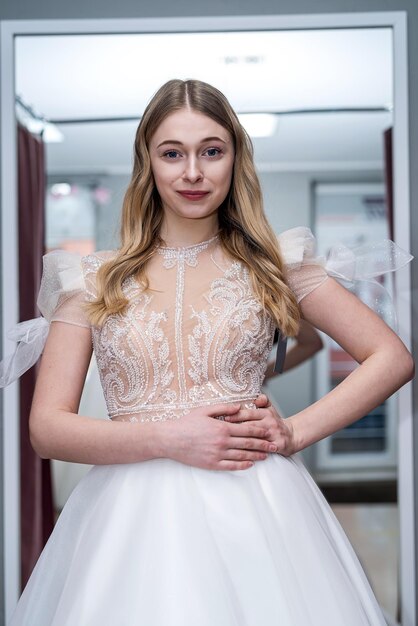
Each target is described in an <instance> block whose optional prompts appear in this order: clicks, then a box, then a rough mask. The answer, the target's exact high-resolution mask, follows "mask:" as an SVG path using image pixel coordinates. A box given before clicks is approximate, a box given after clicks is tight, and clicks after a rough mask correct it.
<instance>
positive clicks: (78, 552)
mask: <svg viewBox="0 0 418 626" xmlns="http://www.w3.org/2000/svg"><path fill="white" fill-rule="evenodd" d="M385 624H386V622H385V619H384V617H383V614H382V612H381V611H380V609H379V606H378V604H377V601H376V599H375V597H374V595H373V592H372V590H371V588H370V586H369V583H368V581H367V579H366V576H365V574H364V572H363V570H362V568H361V566H360V564H359V561H358V559H357V557H356V555H355V553H354V551H353V549H352V547H351V545H350V543H349V541H348V539H347V538H346V536H345V534H344V532H343V530H342V528H341V526H340V525H339V523H338V521H337V519H336V518H335V516H334V514H333V512H332V510H331V509H330V507H329V505H328V504H327V502H326V500H325V499H324V497H323V496H322V494H321V492H320V491H319V489H318V487H317V485H316V484H315V482H314V481H313V479H312V478H311V476H310V474H309V473H308V471H307V470H306V469H305V467H304V465H303V463H302V461H301V460H300V458H299V456H298V455H294V456H292V457H288V458H285V457H282V456H280V455H275V454H272V455H270V456H269V457H268V458H267V459H266V460H265V461H259V462H257V463H256V464H255V465H254V466H253V467H252V468H250V469H248V470H243V471H235V472H232V471H228V472H225V471H223V472H219V471H208V470H201V469H197V468H194V467H189V466H187V465H183V464H181V463H177V462H175V461H171V460H169V459H154V460H150V461H146V462H142V463H135V464H126V465H102V466H94V467H93V468H92V469H91V470H90V471H89V473H88V474H87V475H86V476H84V478H83V479H82V480H81V482H80V483H79V484H78V485H77V487H76V488H75V490H74V491H73V493H72V494H71V496H70V498H69V500H68V501H67V503H66V505H65V507H64V509H63V511H62V513H61V515H60V517H59V519H58V522H57V524H56V526H55V529H54V531H53V533H52V535H51V537H50V539H49V541H48V543H47V545H46V547H45V549H44V550H43V552H42V555H41V556H40V558H39V560H38V563H37V565H36V567H35V569H34V571H33V573H32V576H31V578H30V580H29V582H28V584H27V586H26V588H25V590H24V592H23V594H22V597H21V599H20V601H19V604H18V606H17V608H16V610H15V613H14V615H13V617H12V620H11V622H10V626H360V625H364V626H366V625H367V626H378V625H379V626H380V625H385Z"/></svg>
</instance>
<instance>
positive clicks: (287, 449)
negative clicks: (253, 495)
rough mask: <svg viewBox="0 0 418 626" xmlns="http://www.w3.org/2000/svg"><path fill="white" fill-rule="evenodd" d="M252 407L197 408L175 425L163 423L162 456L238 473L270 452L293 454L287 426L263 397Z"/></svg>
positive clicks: (197, 465)
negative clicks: (163, 449) (164, 433)
mask: <svg viewBox="0 0 418 626" xmlns="http://www.w3.org/2000/svg"><path fill="white" fill-rule="evenodd" d="M255 405H256V407H257V408H255V409H247V408H241V406H240V404H218V405H212V406H209V407H199V408H196V409H193V410H191V411H190V413H188V414H187V416H185V417H184V418H182V419H180V420H179V421H177V420H176V422H175V423H172V422H171V423H168V422H166V423H165V427H166V429H167V431H168V432H166V435H168V437H167V439H166V445H167V452H166V453H165V454H163V456H166V457H169V458H171V459H173V460H177V461H180V462H181V463H185V464H187V465H192V466H194V467H200V468H203V469H215V470H241V469H248V468H249V467H251V466H252V465H254V463H255V462H256V461H262V460H265V459H266V458H267V457H268V455H269V454H272V453H278V454H281V455H283V456H290V455H291V454H293V453H294V452H295V451H296V450H295V445H294V438H293V429H292V427H291V425H290V423H287V420H285V419H283V418H282V417H280V415H279V414H278V413H277V411H276V410H275V408H274V407H272V406H271V405H270V403H269V401H268V398H267V397H266V396H265V395H261V396H259V397H258V398H257V399H256V400H255ZM216 417H218V418H219V417H223V419H222V420H219V419H214V418H216Z"/></svg>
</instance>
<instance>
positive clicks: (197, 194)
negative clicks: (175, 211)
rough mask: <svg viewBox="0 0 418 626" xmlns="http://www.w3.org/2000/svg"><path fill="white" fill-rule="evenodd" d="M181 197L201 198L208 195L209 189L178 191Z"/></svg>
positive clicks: (189, 198) (188, 198)
mask: <svg viewBox="0 0 418 626" xmlns="http://www.w3.org/2000/svg"><path fill="white" fill-rule="evenodd" d="M177 193H179V194H180V195H181V196H183V198H187V200H201V199H202V198H204V197H205V196H207V195H208V193H209V191H191V190H187V191H178V192H177Z"/></svg>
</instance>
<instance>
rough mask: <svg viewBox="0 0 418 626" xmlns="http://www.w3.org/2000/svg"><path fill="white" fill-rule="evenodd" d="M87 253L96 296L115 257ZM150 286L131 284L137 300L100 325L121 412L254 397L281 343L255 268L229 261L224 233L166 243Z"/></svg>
mask: <svg viewBox="0 0 418 626" xmlns="http://www.w3.org/2000/svg"><path fill="white" fill-rule="evenodd" d="M109 254H110V253H108V254H106V255H104V256H103V255H100V254H99V255H91V256H88V257H84V258H83V260H82V266H83V271H84V275H85V278H86V284H87V285H90V286H91V289H89V290H88V293H87V297H88V298H94V297H95V289H94V276H95V273H96V272H97V269H98V268H99V266H100V264H101V263H102V262H103V258H107V257H108V255H109ZM147 276H148V278H149V281H150V289H149V290H148V291H147V292H146V293H144V292H143V290H142V288H141V286H140V285H139V284H138V282H137V280H136V279H135V278H134V277H130V278H129V279H127V280H126V281H125V283H124V285H123V291H124V294H125V295H126V297H127V299H128V301H129V305H128V307H127V309H126V311H125V312H124V313H123V314H121V315H112V316H110V317H109V318H108V319H107V320H106V322H105V323H104V325H103V327H101V328H92V334H93V345H94V352H95V355H96V359H97V366H98V370H99V374H100V379H101V382H102V385H103V390H104V393H105V398H106V403H107V407H108V413H109V416H110V417H111V418H116V417H118V418H122V417H126V418H128V419H130V420H140V421H144V420H162V419H167V418H171V417H178V416H180V415H182V414H185V413H187V412H188V411H190V409H191V408H193V407H197V406H201V405H203V404H212V403H219V402H232V401H237V400H239V401H250V400H253V399H254V398H255V397H256V396H257V395H258V394H259V391H260V386H261V382H262V380H263V376H264V371H265V367H266V362H267V358H268V356H269V353H270V351H271V348H272V342H273V334H274V324H273V322H272V319H271V317H270V316H269V315H268V314H267V313H266V312H265V311H264V310H263V309H262V307H261V305H260V303H259V302H258V301H257V299H256V298H255V297H254V295H253V293H252V290H251V286H250V280H249V276H248V272H247V270H246V268H244V267H243V266H242V265H241V264H240V263H238V262H231V261H228V260H227V259H226V258H225V255H224V254H223V253H222V250H221V247H220V246H219V243H218V239H217V238H216V237H215V238H213V239H211V240H209V241H206V242H203V243H201V244H198V245H193V246H188V247H183V248H168V247H161V248H159V249H158V250H157V253H156V254H155V255H154V256H153V258H152V259H151V261H150V263H149V265H148V267H147Z"/></svg>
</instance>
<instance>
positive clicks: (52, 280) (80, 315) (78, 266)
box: [37, 250, 90, 328]
mask: <svg viewBox="0 0 418 626" xmlns="http://www.w3.org/2000/svg"><path fill="white" fill-rule="evenodd" d="M85 292H86V288H85V283H84V276H83V270H82V257H81V255H79V254H76V253H74V252H67V251H63V250H54V251H53V252H49V253H48V254H46V255H45V256H44V257H43V274H42V281H41V287H40V290H39V295H38V300H37V305H38V308H39V310H40V311H41V313H42V315H43V316H44V317H45V319H46V320H47V321H48V322H53V321H62V322H67V323H69V324H74V325H76V326H84V327H86V328H89V327H90V323H89V321H88V319H87V317H86V314H85V313H84V311H83V307H82V303H83V302H85V300H86V297H85Z"/></svg>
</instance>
